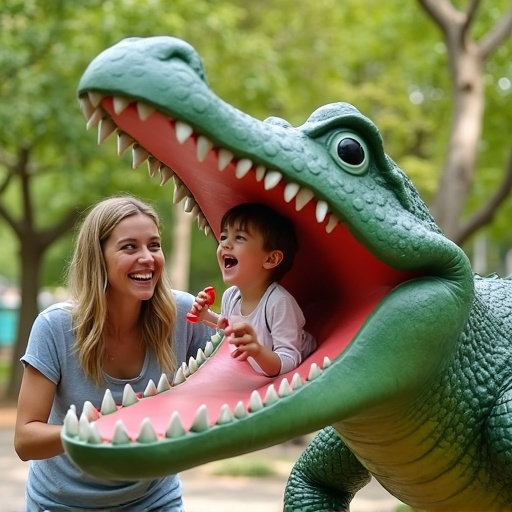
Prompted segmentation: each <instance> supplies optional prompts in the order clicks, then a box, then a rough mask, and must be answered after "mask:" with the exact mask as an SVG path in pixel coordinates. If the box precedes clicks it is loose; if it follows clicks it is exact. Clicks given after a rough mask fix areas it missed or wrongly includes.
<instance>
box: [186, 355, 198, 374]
mask: <svg viewBox="0 0 512 512" xmlns="http://www.w3.org/2000/svg"><path fill="white" fill-rule="evenodd" d="M188 367H189V369H190V373H195V372H197V370H198V368H199V365H198V364H197V361H196V360H195V359H194V358H193V357H191V358H190V359H189V360H188Z"/></svg>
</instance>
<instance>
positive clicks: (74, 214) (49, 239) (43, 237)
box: [39, 206, 84, 250]
mask: <svg viewBox="0 0 512 512" xmlns="http://www.w3.org/2000/svg"><path fill="white" fill-rule="evenodd" d="M83 209H84V208H83V207H82V206H77V207H75V208H73V209H72V210H69V211H68V212H67V213H66V214H65V215H64V217H62V218H61V220H60V221H59V222H57V223H56V224H54V225H53V226H52V227H50V228H48V229H45V230H42V231H41V232H40V237H39V242H40V247H41V248H42V249H43V250H44V249H46V248H47V247H49V246H50V245H52V244H53V242H55V240H57V239H58V238H59V237H60V236H61V235H63V234H64V233H66V232H67V231H69V230H70V229H71V228H72V227H73V226H74V225H75V223H76V221H77V220H78V219H79V217H80V212H81V211H82V210H83Z"/></svg>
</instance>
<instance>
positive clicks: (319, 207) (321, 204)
mask: <svg viewBox="0 0 512 512" xmlns="http://www.w3.org/2000/svg"><path fill="white" fill-rule="evenodd" d="M328 211H329V206H328V205H327V203H326V202H325V201H321V200H320V201H318V202H317V203H316V210H315V214H316V220H317V222H318V223H320V222H323V221H324V220H325V217H326V216H327V212H328Z"/></svg>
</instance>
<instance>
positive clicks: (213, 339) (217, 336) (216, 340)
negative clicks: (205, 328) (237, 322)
mask: <svg viewBox="0 0 512 512" xmlns="http://www.w3.org/2000/svg"><path fill="white" fill-rule="evenodd" d="M223 338H224V336H221V335H220V334H219V333H218V332H216V333H215V334H214V335H213V336H212V337H211V338H210V341H211V342H212V345H213V346H214V347H216V346H217V345H218V344H219V343H220V342H221V341H222V340H223Z"/></svg>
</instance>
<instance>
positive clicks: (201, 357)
mask: <svg viewBox="0 0 512 512" xmlns="http://www.w3.org/2000/svg"><path fill="white" fill-rule="evenodd" d="M196 361H197V363H198V364H200V365H201V364H203V363H204V362H205V361H206V356H205V355H204V352H203V349H202V348H200V349H198V350H197V356H196Z"/></svg>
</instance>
